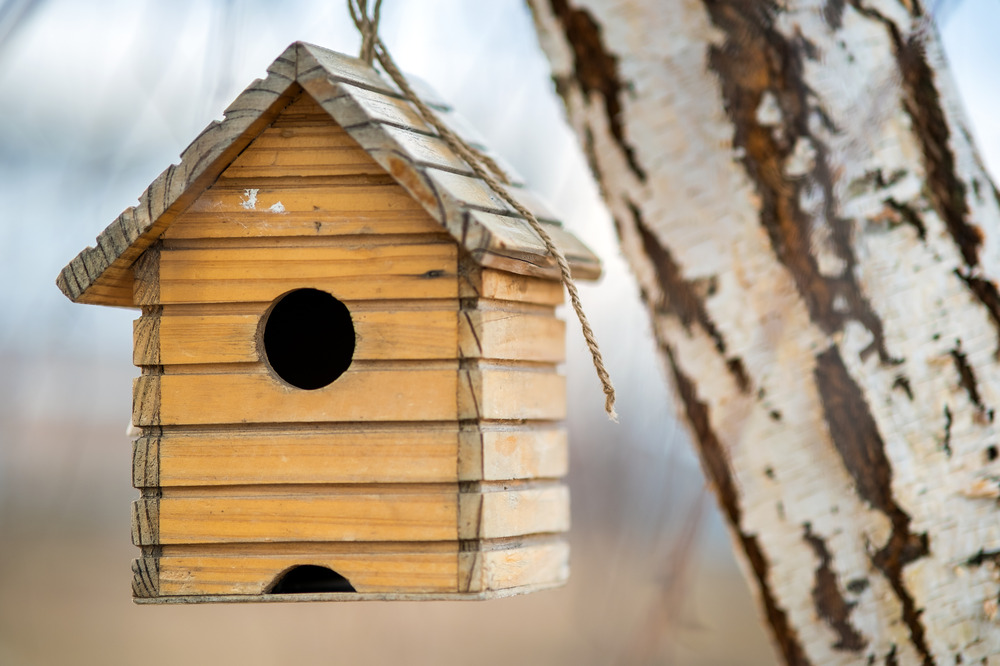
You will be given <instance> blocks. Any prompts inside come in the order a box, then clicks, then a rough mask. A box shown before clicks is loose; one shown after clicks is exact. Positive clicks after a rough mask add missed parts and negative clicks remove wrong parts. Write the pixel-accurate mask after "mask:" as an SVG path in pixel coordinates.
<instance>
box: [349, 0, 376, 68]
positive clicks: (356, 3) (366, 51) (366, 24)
mask: <svg viewBox="0 0 1000 666" xmlns="http://www.w3.org/2000/svg"><path fill="white" fill-rule="evenodd" d="M347 9H348V10H350V12H351V18H352V19H354V25H355V26H357V28H358V32H360V33H361V53H360V54H359V56H358V57H359V58H361V59H362V60H364V61H365V62H366V63H368V64H369V65H371V64H372V63H373V62H374V60H375V40H376V39H378V22H379V19H380V18H381V16H380V14H381V9H382V0H375V7H374V8H373V9H372V13H371V16H369V15H368V0H347Z"/></svg>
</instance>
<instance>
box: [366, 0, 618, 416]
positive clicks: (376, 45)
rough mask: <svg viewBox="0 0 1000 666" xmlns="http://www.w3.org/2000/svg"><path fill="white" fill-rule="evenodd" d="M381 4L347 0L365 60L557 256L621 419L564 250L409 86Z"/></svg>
mask: <svg viewBox="0 0 1000 666" xmlns="http://www.w3.org/2000/svg"><path fill="white" fill-rule="evenodd" d="M381 4H382V0H375V8H374V12H373V14H372V16H371V17H370V18H369V17H368V13H367V9H368V2H367V0H347V7H348V9H349V10H350V12H351V18H353V19H354V25H356V26H357V28H358V31H359V32H360V33H361V58H362V59H364V60H365V61H366V62H367V63H368V64H372V63H373V61H374V59H375V58H377V59H378V62H379V64H380V65H381V66H382V69H384V70H385V73H386V74H388V75H389V78H391V79H392V80H393V82H394V83H395V84H396V86H397V87H399V89H400V90H401V91H402V92H403V94H404V95H405V96H406V98H407V99H408V100H409V101H410V102H412V103H413V105H414V106H415V107H417V111H419V112H420V115H421V116H422V117H423V119H424V120H425V121H426V122H427V123H428V124H429V125H431V126H432V127H433V128H434V129H435V130H437V132H438V134H439V135H440V136H441V138H442V139H444V141H445V143H447V144H448V147H449V148H451V149H452V150H453V151H455V152H456V153H457V154H458V155H459V156H460V157H461V158H462V159H463V160H465V162H466V163H467V164H468V165H469V167H470V168H471V169H472V171H473V173H475V174H476V176H478V177H479V178H480V179H481V180H483V182H485V183H486V184H487V185H489V186H490V189H492V190H493V191H494V192H495V193H496V194H497V196H499V197H500V198H501V199H503V200H504V201H506V202H507V203H508V204H509V205H510V206H511V207H513V208H514V210H516V211H517V212H518V213H519V214H520V215H521V216H522V217H524V219H525V220H526V221H527V222H528V224H529V225H530V226H531V228H532V229H533V230H534V231H535V233H536V234H538V237H539V238H540V239H541V240H542V243H543V244H544V245H545V251H546V252H548V254H549V255H550V256H552V257H554V258H555V260H556V264H558V266H559V274H560V276H561V278H562V282H563V284H564V285H565V286H566V291H567V292H568V293H569V300H570V303H572V305H573V310H574V312H576V317H577V319H579V320H580V328H581V329H582V330H583V338H584V340H586V342H587V348H588V349H589V350H590V356H591V358H592V359H593V361H594V369H595V370H596V371H597V377H598V379H600V380H601V387H602V389H603V390H604V411H605V412H606V413H607V415H608V418H610V419H611V420H612V421H615V422H617V421H618V414H617V413H616V412H615V387H614V385H613V384H612V383H611V376H610V375H609V374H608V371H607V369H606V368H605V367H604V359H603V357H602V356H601V350H600V348H599V347H598V345H597V338H596V337H595V335H594V331H593V329H592V328H591V327H590V322H589V321H588V320H587V315H586V314H584V312H583V304H582V303H581V302H580V294H579V292H578V291H577V289H576V283H575V282H574V281H573V276H572V274H571V272H570V267H569V262H568V261H566V257H565V256H564V255H563V253H562V251H561V250H560V249H559V248H558V247H556V244H555V243H554V242H553V241H552V237H551V236H550V235H549V233H548V232H547V231H546V230H545V228H544V227H543V226H542V224H541V223H540V222H539V221H538V219H537V218H536V217H535V216H534V214H533V213H532V212H531V211H529V210H528V209H527V208H525V207H524V206H523V205H522V204H521V203H520V202H519V201H517V200H516V199H515V198H514V197H513V196H511V195H510V193H509V192H508V191H507V188H505V187H504V185H509V184H510V178H508V177H507V174H506V173H504V171H503V169H501V168H500V167H499V166H498V165H497V164H496V162H494V161H493V160H492V159H490V157H489V156H488V155H484V154H483V153H482V152H480V151H479V150H476V149H475V148H474V147H473V146H470V145H469V144H467V143H466V142H465V141H464V140H463V139H462V138H461V137H459V136H458V135H457V134H455V133H454V132H452V131H451V129H450V128H449V127H448V126H447V125H445V124H444V123H443V122H442V121H441V120H440V119H439V118H438V117H437V114H436V113H434V111H433V110H431V108H430V107H429V106H427V105H426V104H424V102H423V100H422V99H420V96H419V95H417V93H416V92H414V90H413V88H412V87H411V86H410V84H409V82H408V81H407V80H406V77H405V76H403V73H402V72H401V71H400V70H399V68H398V67H396V63H395V61H393V59H392V56H390V55H389V50H388V49H387V48H386V47H385V44H384V43H383V42H382V40H381V39H379V36H378V20H379V8H380V5H381Z"/></svg>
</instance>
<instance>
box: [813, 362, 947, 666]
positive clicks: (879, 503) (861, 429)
mask: <svg viewBox="0 0 1000 666" xmlns="http://www.w3.org/2000/svg"><path fill="white" fill-rule="evenodd" d="M814 377H815V381H816V386H817V388H818V390H819V394H820V400H821V401H822V403H823V412H824V415H825V417H826V422H827V425H828V426H829V429H830V437H831V439H832V440H833V445H834V447H835V448H836V449H837V452H838V453H839V454H840V457H841V460H843V462H844V466H845V467H846V468H847V471H848V472H849V473H850V475H851V478H853V479H854V484H855V487H856V488H857V491H858V495H860V496H861V498H862V499H864V500H865V501H866V502H867V503H868V504H869V505H870V506H871V507H872V508H873V509H876V510H878V511H881V512H882V513H884V514H885V515H886V517H887V518H889V521H890V523H891V524H892V533H891V535H890V536H889V540H888V541H887V542H886V544H885V546H883V547H882V548H881V550H878V551H877V552H875V553H872V554H870V557H871V561H872V564H874V565H875V568H877V569H878V570H879V571H881V572H882V575H883V576H885V578H886V580H887V581H888V583H889V585H890V586H891V587H892V590H893V592H894V593H895V595H896V598H897V599H899V602H900V604H901V605H902V620H903V622H904V624H906V626H907V628H908V629H909V630H910V640H911V641H912V643H913V646H914V647H915V648H916V650H917V652H918V654H920V656H921V657H922V659H923V664H924V665H925V666H931V665H932V664H934V659H933V657H932V656H931V653H930V649H929V648H928V646H927V641H926V638H925V630H924V626H923V623H922V622H921V621H920V612H921V611H920V609H918V608H917V606H916V602H915V601H914V599H913V597H912V596H911V595H910V592H909V590H907V589H906V586H905V584H904V583H903V578H902V574H903V568H904V567H905V566H906V565H907V564H910V563H911V562H913V561H915V560H917V559H919V558H921V557H924V556H926V555H927V554H928V553H929V552H930V546H929V540H928V538H927V534H926V533H925V534H913V533H911V532H910V516H909V515H908V514H907V513H906V512H905V511H903V509H902V508H901V507H900V506H899V505H898V504H896V500H895V499H894V498H893V496H892V465H891V464H890V462H889V459H888V458H887V457H886V455H885V443H884V441H883V440H882V436H881V434H880V433H879V431H878V426H877V424H876V423H875V418H874V417H873V416H872V414H871V411H870V410H869V408H868V403H867V402H865V398H864V395H863V394H862V392H861V388H860V387H859V386H858V385H857V384H856V383H855V382H854V380H853V379H852V378H851V376H850V373H848V372H847V368H846V367H845V366H844V362H843V360H842V359H841V357H840V353H839V351H838V350H837V347H836V346H831V347H830V348H829V349H828V350H826V351H825V352H823V353H821V354H819V355H818V356H817V357H816V369H815V370H814Z"/></svg>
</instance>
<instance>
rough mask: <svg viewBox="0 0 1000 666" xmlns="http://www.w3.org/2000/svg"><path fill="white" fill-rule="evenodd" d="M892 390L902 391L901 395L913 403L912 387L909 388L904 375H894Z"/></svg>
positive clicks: (907, 380)
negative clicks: (904, 395)
mask: <svg viewBox="0 0 1000 666" xmlns="http://www.w3.org/2000/svg"><path fill="white" fill-rule="evenodd" d="M892 388H894V389H897V388H898V389H903V393H905V394H906V397H907V398H909V399H910V402H913V387H911V386H910V379H909V377H907V376H906V375H896V379H895V381H893V382H892Z"/></svg>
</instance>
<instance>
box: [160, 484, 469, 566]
mask: <svg viewBox="0 0 1000 666" xmlns="http://www.w3.org/2000/svg"><path fill="white" fill-rule="evenodd" d="M457 503H458V494H457V493H455V492H448V491H445V490H429V491H426V492H420V493H415V492H414V493H393V492H391V491H384V490H383V491H381V492H378V493H372V494H360V493H348V494H342V495H337V494H334V493H333V492H322V493H320V492H317V494H315V495H312V496H308V495H306V496H289V497H271V496H265V497H208V498H194V497H183V498H181V497H175V498H163V499H161V500H160V501H159V526H160V527H159V539H160V541H159V543H162V544H174V543H225V542H241V543H244V542H254V541H263V542H272V541H450V540H454V539H455V538H456V532H457V530H456V524H455V516H456V512H457V510H458V506H457ZM161 575H162V574H161Z"/></svg>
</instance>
